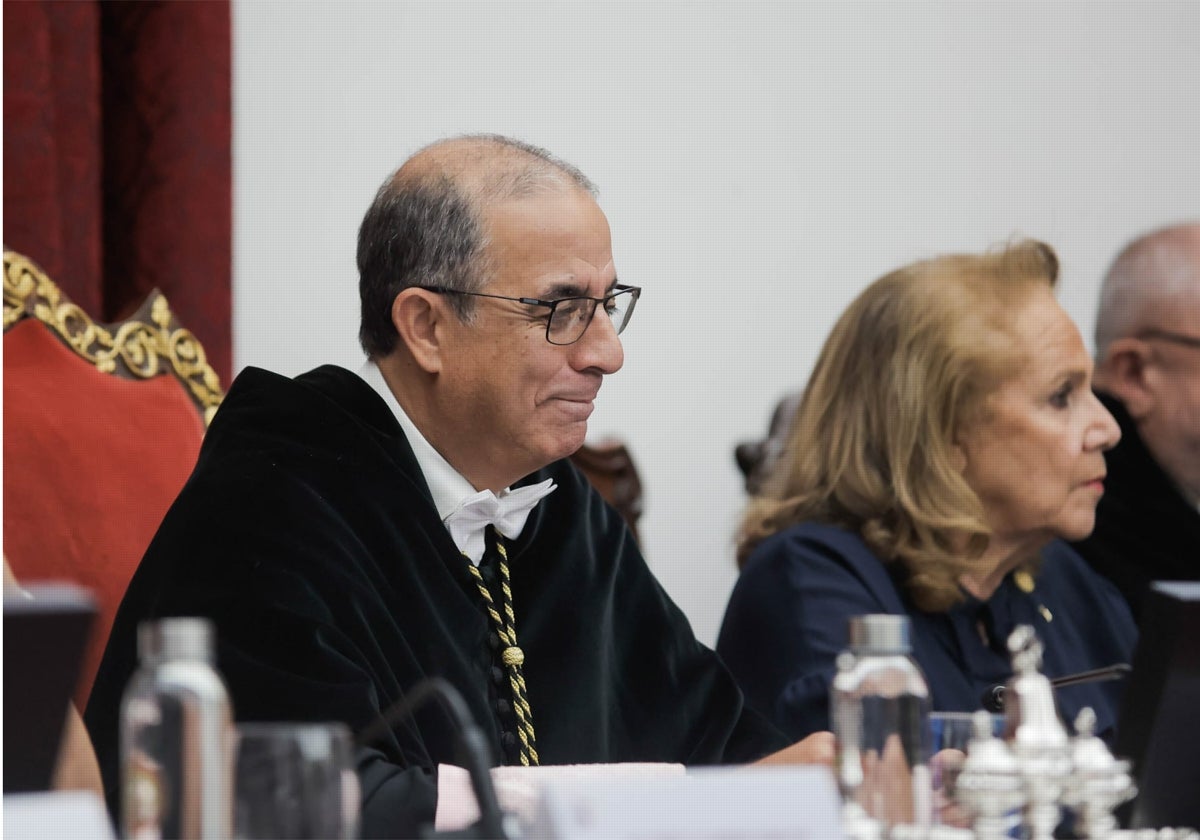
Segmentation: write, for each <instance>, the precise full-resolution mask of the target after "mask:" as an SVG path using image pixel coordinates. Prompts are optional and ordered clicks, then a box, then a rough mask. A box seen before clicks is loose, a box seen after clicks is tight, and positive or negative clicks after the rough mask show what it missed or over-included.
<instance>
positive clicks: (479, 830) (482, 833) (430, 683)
mask: <svg viewBox="0 0 1200 840" xmlns="http://www.w3.org/2000/svg"><path fill="white" fill-rule="evenodd" d="M431 697H436V698H438V699H439V700H441V701H442V704H443V705H444V706H445V708H446V710H447V711H448V712H450V717H451V718H453V719H454V723H455V725H456V726H457V727H458V743H457V745H456V746H457V750H458V760H459V761H460V762H461V763H462V766H463V767H465V768H466V770H467V774H468V776H469V777H470V779H471V792H472V793H474V794H475V801H476V802H477V803H478V805H479V819H478V821H476V822H475V823H474V824H472V825H469V826H467V827H466V828H464V829H463V830H461V831H440V832H439V831H434V830H433V828H432V826H431V827H430V828H429V829H427V830H426V831H425V832H424V833H423V834H422V836H423V837H446V838H451V837H461V838H482V837H492V838H497V839H498V840H510V834H509V832H508V830H507V829H506V828H505V818H504V812H503V811H501V810H500V801H499V800H498V799H497V798H496V788H495V787H493V786H492V774H491V771H490V769H489V768H490V766H491V755H492V750H491V747H490V745H489V744H488V740H487V738H486V737H485V736H484V734H483V730H481V729H480V728H479V727H478V726H477V725H476V724H475V721H474V719H473V718H472V717H471V711H470V709H468V708H467V704H466V702H465V701H464V700H463V698H462V695H461V694H459V692H458V689H456V688H455V687H454V686H453V685H451V684H450V683H449V682H447V681H446V680H444V679H442V678H441V677H429V678H428V679H424V680H421V682H419V683H417V686H416V688H414V689H413V690H412V691H410V692H409V693H407V694H405V695H404V696H403V697H401V698H400V699H399V700H398V701H396V703H394V704H393V705H392V706H389V707H388V709H387V710H386V711H384V712H383V714H381V715H380V716H379V719H378V720H376V721H375V722H374V723H372V724H371V725H370V726H368V727H366V728H365V729H363V731H362V732H360V733H359V734H358V736H357V738H355V741H356V743H357V744H358V745H359V746H360V747H365V746H367V745H368V744H371V743H372V742H374V741H375V740H376V739H378V738H379V737H381V736H383V735H386V734H387V733H388V732H390V731H391V729H392V726H393V724H394V723H396V722H397V721H399V720H402V719H404V718H406V717H409V716H411V715H412V713H413V712H415V711H416V710H417V709H418V708H419V707H421V706H423V705H424V704H425V703H426V702H427V701H428V700H429V698H431Z"/></svg>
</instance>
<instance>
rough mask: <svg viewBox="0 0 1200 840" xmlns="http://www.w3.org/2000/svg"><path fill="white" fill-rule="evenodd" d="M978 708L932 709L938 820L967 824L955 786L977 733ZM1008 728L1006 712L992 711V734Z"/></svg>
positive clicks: (931, 738)
mask: <svg viewBox="0 0 1200 840" xmlns="http://www.w3.org/2000/svg"><path fill="white" fill-rule="evenodd" d="M974 714H975V713H974V712H930V713H929V743H930V746H931V748H932V749H933V758H932V760H931V761H930V766H931V769H932V771H933V773H932V776H933V806H934V813H935V816H936V817H937V821H938V822H940V823H943V824H949V825H958V826H965V824H966V823H965V814H964V813H962V812H961V811H960V809H959V808H957V806H956V805H955V802H954V787H955V783H956V782H957V781H958V774H959V772H960V771H961V770H962V766H963V762H964V761H965V760H966V757H967V745H968V744H969V743H970V742H971V739H972V738H974V737H975V729H974V723H973V721H974ZM1003 732H1004V716H1003V715H992V734H993V735H996V736H999V735H1001V734H1003Z"/></svg>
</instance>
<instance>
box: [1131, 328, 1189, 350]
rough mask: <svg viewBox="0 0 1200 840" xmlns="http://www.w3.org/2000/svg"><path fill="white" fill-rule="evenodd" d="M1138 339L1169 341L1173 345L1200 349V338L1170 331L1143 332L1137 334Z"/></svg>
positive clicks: (1150, 330) (1154, 330)
mask: <svg viewBox="0 0 1200 840" xmlns="http://www.w3.org/2000/svg"><path fill="white" fill-rule="evenodd" d="M1137 337H1138V338H1141V339H1147V338H1157V339H1161V340H1162V341H1169V342H1171V343H1172V344H1182V345H1183V346H1184V347H1200V337H1196V336H1194V335H1184V334H1183V333H1177V332H1171V331H1170V330H1156V329H1149V330H1142V331H1141V332H1140V333H1138V334H1137Z"/></svg>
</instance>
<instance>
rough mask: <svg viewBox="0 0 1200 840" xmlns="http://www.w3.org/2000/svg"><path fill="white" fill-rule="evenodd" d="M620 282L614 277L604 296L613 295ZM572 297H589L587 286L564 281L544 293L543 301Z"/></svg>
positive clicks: (576, 282)
mask: <svg viewBox="0 0 1200 840" xmlns="http://www.w3.org/2000/svg"><path fill="white" fill-rule="evenodd" d="M619 282H620V281H619V280H617V278H615V277H614V278H613V280H612V282H611V283H609V284H608V286H606V287H605V289H604V294H605V295H610V294H612V291H613V289H615V288H616V287H617V284H618V283H619ZM571 297H589V295H588V287H587V285H586V284H585V283H580V282H578V281H571V280H563V281H560V282H558V283H555V284H554V285H553V286H551V287H550V288H548V289H546V291H544V292H543V293H542V300H559V299H560V298H571Z"/></svg>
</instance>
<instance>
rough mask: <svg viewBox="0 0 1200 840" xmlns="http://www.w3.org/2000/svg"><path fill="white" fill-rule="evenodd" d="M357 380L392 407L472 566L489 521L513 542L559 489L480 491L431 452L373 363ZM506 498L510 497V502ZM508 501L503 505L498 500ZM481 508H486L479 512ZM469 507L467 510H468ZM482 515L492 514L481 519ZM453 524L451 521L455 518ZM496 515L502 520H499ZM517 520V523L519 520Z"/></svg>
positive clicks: (439, 509) (478, 558)
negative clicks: (533, 513) (542, 502)
mask: <svg viewBox="0 0 1200 840" xmlns="http://www.w3.org/2000/svg"><path fill="white" fill-rule="evenodd" d="M358 375H359V377H360V378H361V379H362V380H363V381H364V382H366V383H367V384H368V385H370V386H371V387H372V388H373V389H375V392H376V393H377V394H379V396H380V397H382V398H383V401H384V402H385V403H387V404H388V406H389V407H390V408H391V409H392V414H393V415H394V416H395V417H396V422H398V423H399V424H400V428H401V429H403V430H404V436H405V437H406V438H408V444H409V446H411V447H412V451H413V456H414V457H415V458H416V459H417V466H418V467H420V469H421V473H422V474H423V475H424V476H425V483H426V484H427V485H429V492H430V494H431V495H432V496H433V505H434V507H435V508H437V512H438V518H439V519H441V520H442V524H444V525H446V530H447V531H448V532H449V533H450V537H451V539H453V540H454V543H455V545H457V546H458V549H459V551H462V552H463V553H464V554H466V555H467V557H469V558H470V560H471V562H472V563H474V564H475V565H476V566H478V565H479V563H480V561H481V560H482V559H483V552H484V537H483V529H484V527H486V525H485V520H486V521H494V522H495V524H496V528H497V530H498V531H500V532H503V533H504V534H505V536H507V537H509V538H510V539H515V538H516V536H517V535H518V534H520V532H521V530H522V528H523V527H524V525H525V520H526V517H527V516H528V515H529V511H530V510H531V509H532V508H533V506H534V505H536V504H537V502H538V501H539V500H540V499H542V498H544V497H545V496H547V495H548V494H550V493H552V492H553V491H554V490H555V489H556V488H557V485H555V484H554V482H553V481H552V480H550V479H546V480H545V481H543V482H542V483H541V484H538V485H533V486H531V487H523V488H521V489H520V490H518V491H516V492H515V494H514V492H513V490H512V488H511V487H505V488H504V489H503V490H502V491H500V493H499V495H498V496H497V495H493V494H492V491H490V490H478V491H477V490H476V489H475V488H474V487H473V486H472V485H471V482H469V481H467V479H466V478H465V477H464V476H463V474H462V473H460V472H459V471H458V470H456V469H454V467H452V466H451V465H450V462H449V461H447V460H446V459H445V458H444V457H442V454H441V453H440V452H438V451H437V450H436V449H434V448H433V444H431V443H430V442H429V441H428V440H427V439H426V437H425V436H424V435H423V434H421V430H420V429H418V428H417V426H416V424H415V423H413V421H412V418H411V417H409V416H408V414H407V412H405V410H404V409H403V408H402V407H401V406H400V401H399V400H397V399H396V397H395V395H394V394H393V393H392V389H391V388H389V387H388V384H387V381H386V380H385V379H384V378H383V373H382V372H380V370H379V366H378V365H376V364H375V362H373V361H372V360H371V359H367V361H366V362H365V363H364V364H363V366H362V367H361V368H359V369H358ZM506 497H509V498H507V499H506ZM518 497H520V498H518ZM500 500H504V501H500ZM480 505H482V509H481V508H480ZM464 508H467V510H464ZM513 508H520V509H521V512H519V514H514V513H506V511H509V510H512V509H513ZM481 513H489V514H491V515H490V516H486V517H482V518H481V516H480V514H481ZM452 514H453V515H454V516H455V521H453V522H448V521H447V520H448V519H449V517H450V516H451V515H452ZM497 514H498V515H499V517H498V518H497ZM518 520H519V521H518Z"/></svg>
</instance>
